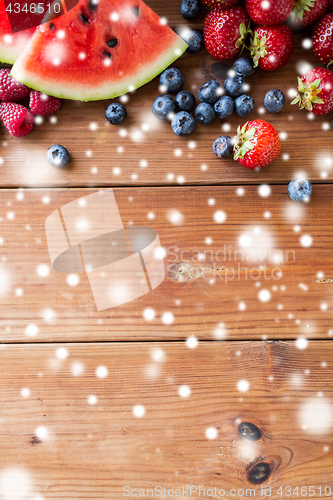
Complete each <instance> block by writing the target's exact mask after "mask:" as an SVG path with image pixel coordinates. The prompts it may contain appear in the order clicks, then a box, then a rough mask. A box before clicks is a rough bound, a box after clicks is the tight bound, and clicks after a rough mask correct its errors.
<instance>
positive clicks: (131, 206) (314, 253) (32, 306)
mask: <svg viewBox="0 0 333 500" xmlns="http://www.w3.org/2000/svg"><path fill="white" fill-rule="evenodd" d="M264 187H265V186H264ZM240 188H241V189H243V191H244V193H243V191H239V189H240ZM266 188H267V189H268V190H269V187H266ZM261 189H263V188H262V187H261ZM332 189H333V188H332V187H331V186H330V185H318V186H316V187H315V188H314V192H313V195H312V197H311V200H310V202H309V203H304V204H300V203H297V202H293V201H291V200H290V199H289V197H288V194H287V189H286V186H272V187H271V194H270V195H269V196H267V197H263V196H260V194H259V193H258V188H257V187H255V186H245V187H243V188H242V187H241V186H239V187H211V188H208V187H197V188H188V187H182V188H180V187H179V188H141V189H139V188H136V189H123V188H118V189H115V190H114V193H115V198H116V201H117V204H118V208H119V211H120V214H121V218H122V222H123V224H124V226H125V227H129V226H131V224H132V225H133V227H135V226H140V225H141V226H150V227H153V228H155V229H156V230H157V232H158V234H159V238H160V241H161V245H162V246H163V248H164V249H165V268H166V270H167V273H168V274H167V276H166V277H165V279H164V281H163V283H162V284H161V285H160V286H159V287H158V288H156V289H155V290H153V291H152V292H151V293H149V294H146V295H144V296H142V297H140V298H138V299H136V300H133V301H131V302H128V303H126V304H123V305H120V306H118V307H114V308H110V309H105V310H103V311H97V309H96V305H95V302H94V296H93V294H92V289H91V287H90V285H89V282H88V279H87V275H86V274H80V275H78V277H79V279H80V282H79V284H78V285H77V286H70V285H69V284H68V283H67V279H68V274H65V273H61V272H58V271H55V270H54V269H52V266H51V261H50V257H49V252H48V248H47V242H46V237H45V227H44V226H45V220H46V218H47V217H48V216H49V215H50V214H51V213H52V212H54V211H55V210H56V209H59V208H60V207H62V206H63V205H64V204H66V203H69V202H70V201H73V200H76V199H78V198H81V197H84V196H86V195H88V194H91V193H93V192H96V190H94V189H84V190H80V189H65V190H61V189H48V190H39V189H31V190H29V189H27V190H2V191H1V198H0V199H1V207H2V214H1V215H2V221H1V222H0V224H1V233H0V236H1V237H2V238H3V245H2V247H1V248H2V255H3V257H2V262H0V267H1V276H2V280H1V283H2V285H1V293H2V296H1V306H0V315H1V319H0V326H1V340H2V341H13V342H18V341H19V342H21V341H22V342H30V341H37V342H39V341H46V342H52V341H97V340H104V341H106V340H148V339H151V340H152V339H153V340H159V339H165V340H170V339H184V338H187V337H188V336H191V335H195V336H196V337H198V338H201V339H214V338H220V339H221V338H222V339H247V340H252V339H262V338H264V339H295V338H297V337H306V338H312V339H328V338H329V337H330V336H331V335H332V333H333V331H332V319H333V316H332V310H333V302H332V286H333V282H332V279H333V270H332V255H331V254H332V249H331V245H332V241H333V229H332V228H333V208H332ZM237 193H240V194H242V193H243V195H242V196H240V195H239V194H237ZM264 194H265V193H264ZM266 194H267V193H266ZM17 197H18V198H19V199H17ZM22 197H23V199H22ZM210 203H214V205H210ZM105 210H107V207H105ZM221 212H222V215H223V213H224V214H225V217H226V219H225V222H223V223H221V224H220V223H217V222H216V221H215V217H216V214H217V215H220V216H221ZM88 216H89V214H88ZM98 216H99V217H100V219H101V220H102V219H103V210H102V211H101V213H100V214H98ZM207 238H208V239H207ZM82 239H83V240H84V233H83V236H82ZM308 243H310V246H304V245H307V244H308ZM244 244H245V245H249V246H245V247H244V246H242V245H244ZM100 251H101V252H104V251H105V250H100ZM201 258H204V259H205V260H201V261H200V259H201ZM281 259H282V261H281V262H279V260H281ZM182 262H189V263H190V264H191V265H193V266H194V268H195V272H194V271H193V272H190V273H189V272H188V270H186V268H185V271H184V269H183V271H182V269H179V263H182ZM40 266H46V268H41V269H40ZM177 266H178V267H177ZM45 269H46V272H44V271H45ZM182 272H183V276H182ZM47 273H48V274H47ZM177 273H178V274H177ZM184 273H185V274H184ZM280 273H281V274H280ZM323 280H324V281H325V280H328V281H326V282H322V281H323ZM133 283H134V282H133ZM147 308H152V309H153V310H154V312H155V318H154V319H152V320H151V321H147V320H146V319H145V318H144V311H145V310H146V309H147ZM166 312H169V313H172V315H173V316H174V320H173V322H172V323H171V324H165V323H163V321H164V319H163V318H164V317H163V314H164V313H166ZM169 318H170V315H169ZM171 319H172V318H171ZM32 325H34V326H32ZM37 330H38V332H37Z"/></svg>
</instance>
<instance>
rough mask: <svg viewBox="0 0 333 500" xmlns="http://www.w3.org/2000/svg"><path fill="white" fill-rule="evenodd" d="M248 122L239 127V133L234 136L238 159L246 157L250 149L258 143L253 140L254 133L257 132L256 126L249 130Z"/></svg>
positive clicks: (235, 153) (235, 156)
mask: <svg viewBox="0 0 333 500" xmlns="http://www.w3.org/2000/svg"><path fill="white" fill-rule="evenodd" d="M248 123H249V122H246V123H245V124H244V125H243V127H238V128H237V135H236V136H235V137H234V160H235V161H237V160H238V158H244V156H245V155H246V153H247V152H248V151H251V149H253V148H254V147H255V145H256V142H255V141H253V139H254V134H255V133H256V130H257V129H256V128H255V127H252V128H250V129H248V130H247V125H248Z"/></svg>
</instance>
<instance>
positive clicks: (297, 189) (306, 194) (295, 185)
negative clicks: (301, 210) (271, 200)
mask: <svg viewBox="0 0 333 500" xmlns="http://www.w3.org/2000/svg"><path fill="white" fill-rule="evenodd" d="M311 193H312V185H311V182H309V181H307V180H305V179H293V180H292V181H290V182H289V186H288V194H289V196H290V198H291V199H292V200H294V201H306V200H307V199H308V198H310V196H311Z"/></svg>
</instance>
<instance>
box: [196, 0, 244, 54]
mask: <svg viewBox="0 0 333 500" xmlns="http://www.w3.org/2000/svg"><path fill="white" fill-rule="evenodd" d="M248 20H249V18H248V15H247V13H246V12H245V10H244V9H243V8H242V7H240V6H236V7H232V8H231V9H226V10H222V9H214V10H212V11H211V12H210V13H209V14H208V16H207V17H206V19H205V21H204V28H203V34H204V40H205V46H206V49H207V50H208V52H209V53H210V54H211V55H212V56H213V57H216V59H222V60H223V61H224V60H227V59H231V58H233V57H235V56H236V55H237V54H238V53H239V52H240V50H241V47H242V45H243V40H244V38H245V36H246V34H247V30H246V25H247V23H248Z"/></svg>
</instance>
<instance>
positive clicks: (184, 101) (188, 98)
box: [175, 90, 195, 113]
mask: <svg viewBox="0 0 333 500" xmlns="http://www.w3.org/2000/svg"><path fill="white" fill-rule="evenodd" d="M175 101H176V104H177V106H178V109H179V111H187V112H188V113H190V112H191V111H192V110H193V109H194V107H195V97H194V95H193V94H191V92H187V90H182V91H181V92H178V94H177V95H176V97H175Z"/></svg>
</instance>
